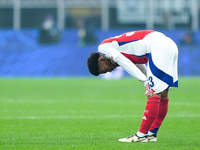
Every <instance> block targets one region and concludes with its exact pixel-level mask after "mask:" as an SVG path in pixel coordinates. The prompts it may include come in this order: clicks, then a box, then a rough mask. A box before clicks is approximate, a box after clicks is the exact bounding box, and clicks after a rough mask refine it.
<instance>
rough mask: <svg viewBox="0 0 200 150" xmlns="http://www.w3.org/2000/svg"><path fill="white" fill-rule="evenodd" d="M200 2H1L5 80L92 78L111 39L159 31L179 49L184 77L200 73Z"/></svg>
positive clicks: (0, 65)
mask: <svg viewBox="0 0 200 150" xmlns="http://www.w3.org/2000/svg"><path fill="white" fill-rule="evenodd" d="M199 25H200V0H0V76H1V77H70V76H89V75H90V74H89V72H88V71H87V65H86V61H87V57H88V55H89V54H90V53H91V52H93V51H96V50H97V46H98V44H100V42H101V41H102V40H104V39H105V38H108V37H111V36H115V35H118V34H121V33H123V32H128V31H133V30H142V29H154V30H158V31H161V32H163V33H165V34H166V35H168V36H169V37H171V38H172V39H173V40H174V41H175V42H176V43H177V45H178V47H179V75H180V76H199V75H200V69H199V67H198V66H199V65H200V59H199V58H200V30H199Z"/></svg>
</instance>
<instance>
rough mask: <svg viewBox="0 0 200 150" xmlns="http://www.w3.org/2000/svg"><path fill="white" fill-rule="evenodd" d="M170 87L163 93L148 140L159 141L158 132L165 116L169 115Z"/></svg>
mask: <svg viewBox="0 0 200 150" xmlns="http://www.w3.org/2000/svg"><path fill="white" fill-rule="evenodd" d="M168 89H169V88H167V89H166V90H164V91H163V92H162V93H161V100H160V106H159V111H158V115H157V116H156V118H155V119H154V121H153V123H152V125H151V127H150V129H149V132H148V140H149V141H157V132H158V130H159V128H160V126H161V124H162V122H163V120H164V119H165V117H166V115H167V111H168V102H169V98H168Z"/></svg>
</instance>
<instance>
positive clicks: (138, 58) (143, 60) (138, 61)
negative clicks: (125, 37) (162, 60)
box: [121, 53, 148, 64]
mask: <svg viewBox="0 0 200 150" xmlns="http://www.w3.org/2000/svg"><path fill="white" fill-rule="evenodd" d="M121 54H122V55H124V56H125V57H126V58H128V59H129V60H130V61H132V62H133V63H134V64H146V63H147V61H148V55H144V56H135V55H131V54H126V53H121Z"/></svg>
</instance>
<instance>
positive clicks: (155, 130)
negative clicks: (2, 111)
mask: <svg viewBox="0 0 200 150" xmlns="http://www.w3.org/2000/svg"><path fill="white" fill-rule="evenodd" d="M158 129H159V128H155V129H153V130H150V132H152V133H155V134H157V132H158Z"/></svg>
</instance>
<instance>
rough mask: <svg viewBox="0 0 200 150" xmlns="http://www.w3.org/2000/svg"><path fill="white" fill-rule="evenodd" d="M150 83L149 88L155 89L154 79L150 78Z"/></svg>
mask: <svg viewBox="0 0 200 150" xmlns="http://www.w3.org/2000/svg"><path fill="white" fill-rule="evenodd" d="M149 81H150V84H149V86H150V87H153V86H154V82H153V78H152V77H149Z"/></svg>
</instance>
